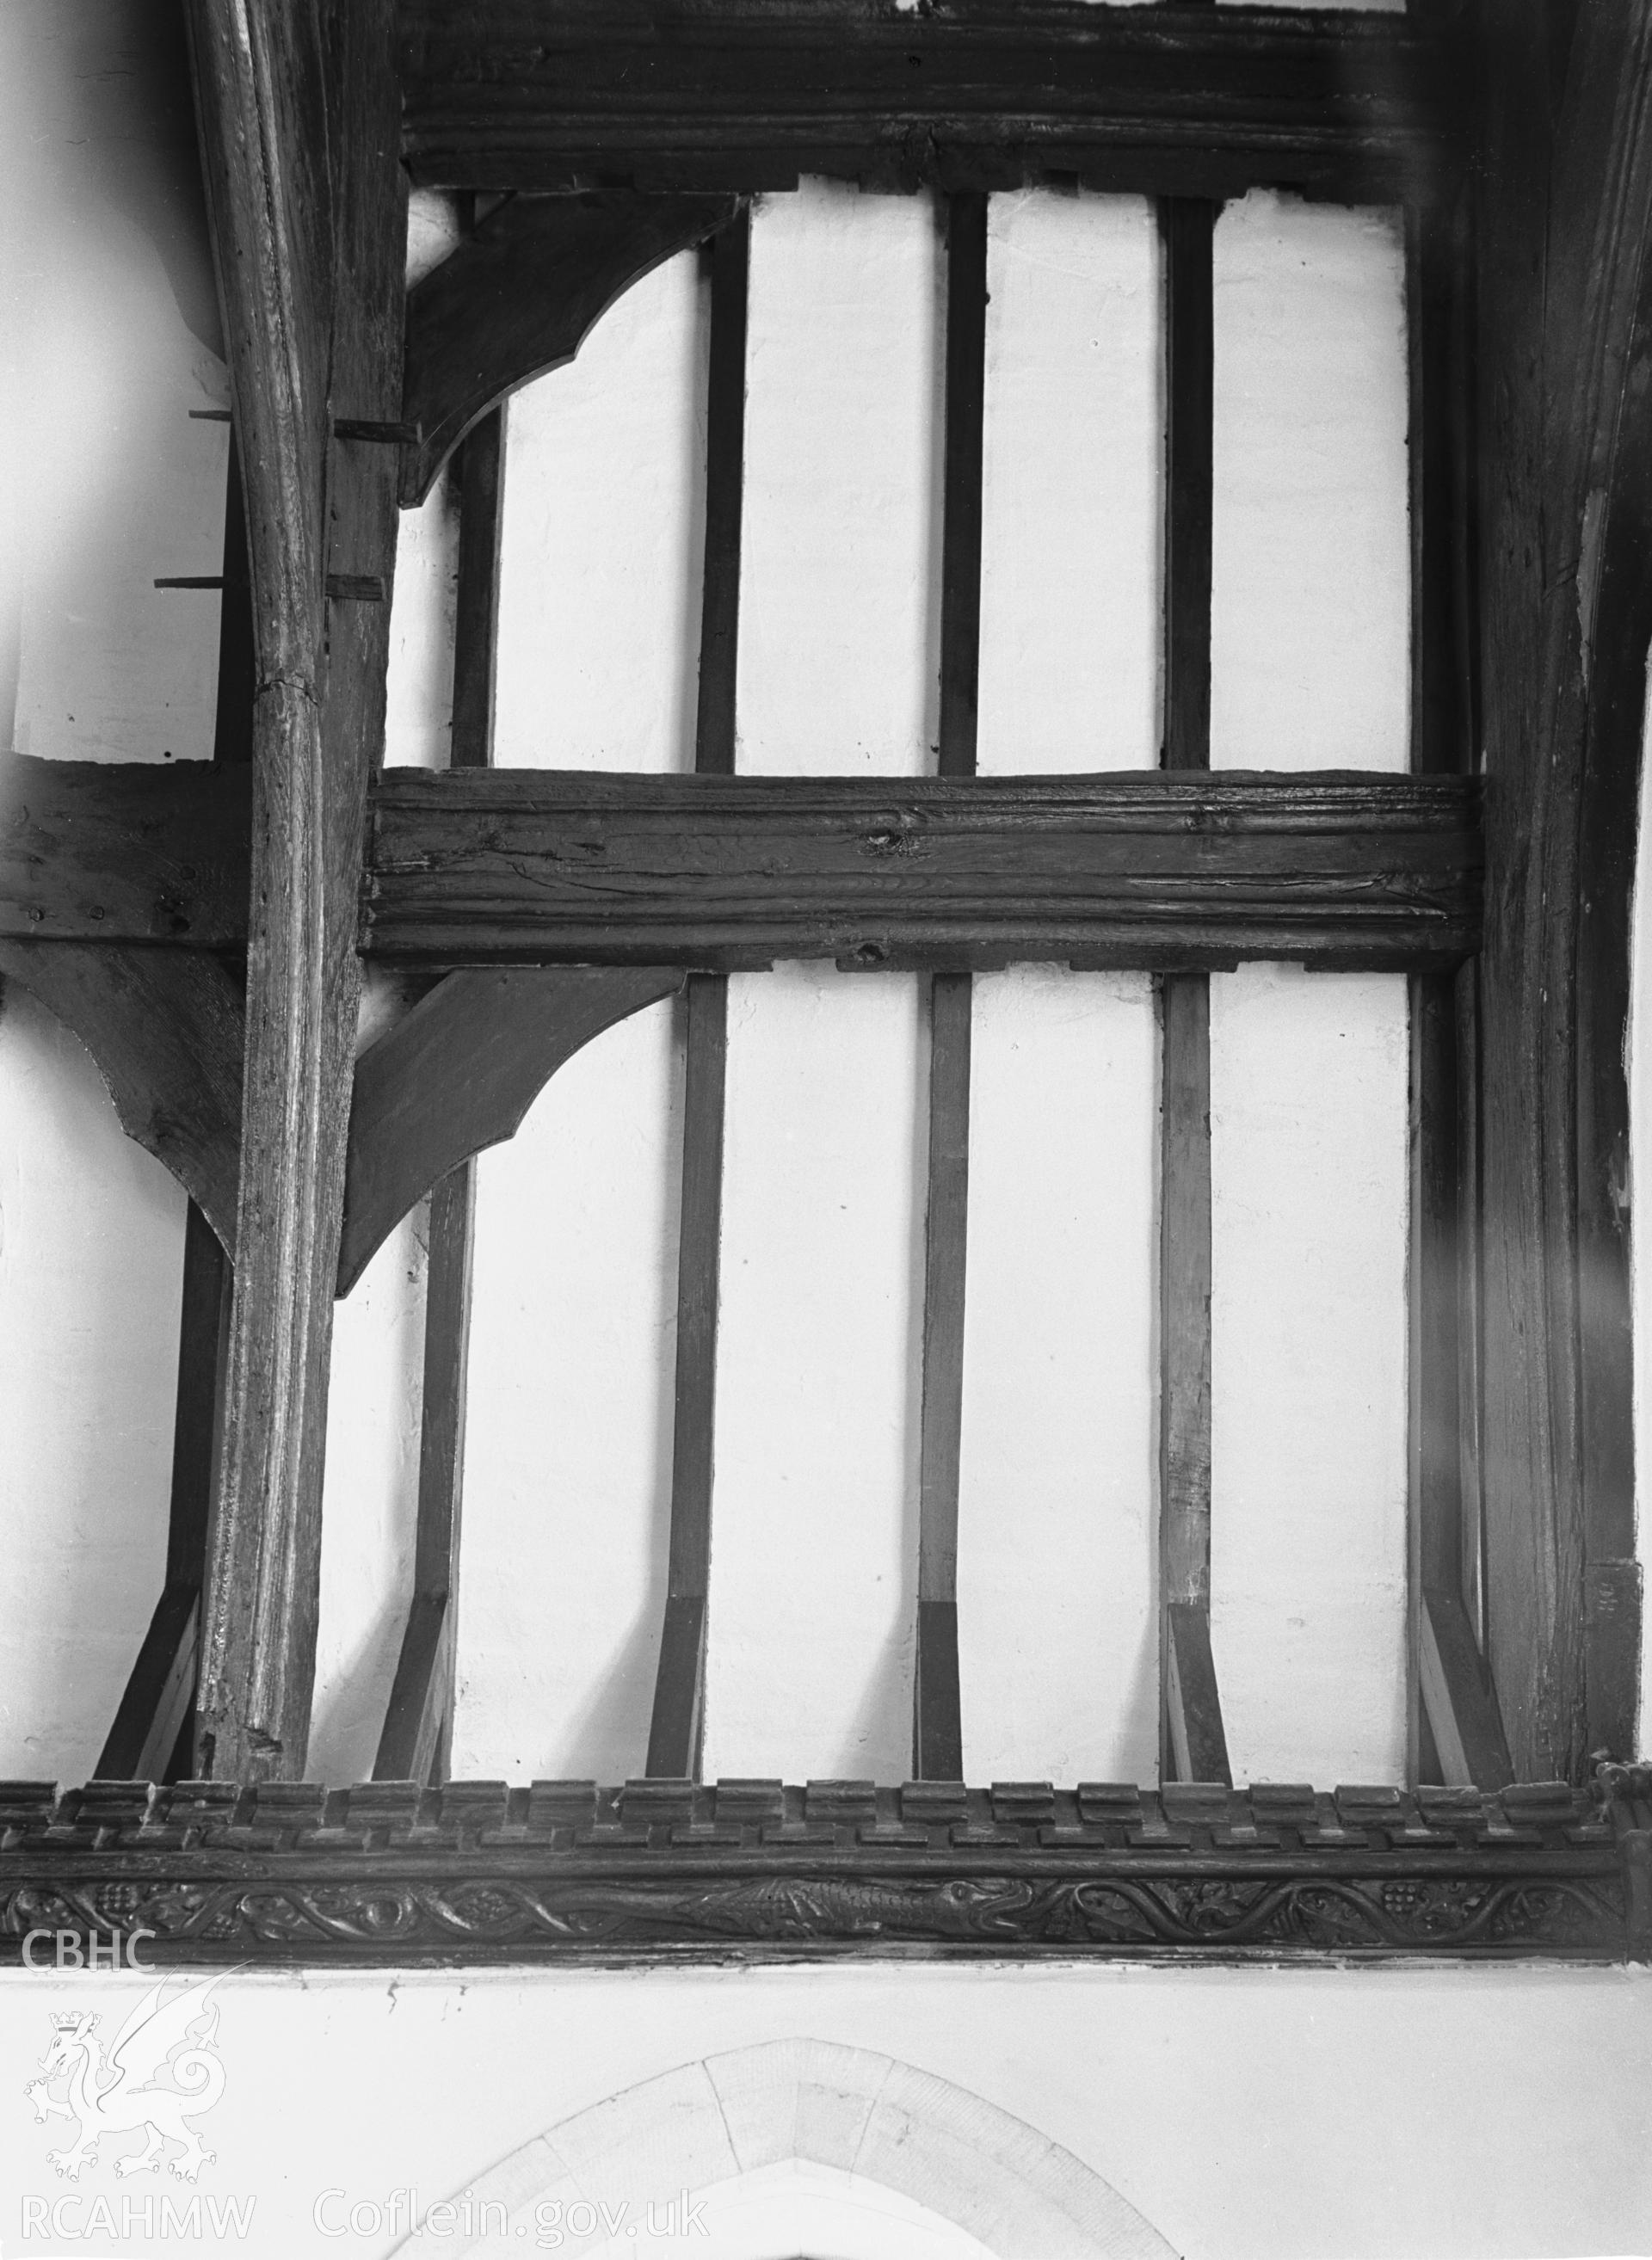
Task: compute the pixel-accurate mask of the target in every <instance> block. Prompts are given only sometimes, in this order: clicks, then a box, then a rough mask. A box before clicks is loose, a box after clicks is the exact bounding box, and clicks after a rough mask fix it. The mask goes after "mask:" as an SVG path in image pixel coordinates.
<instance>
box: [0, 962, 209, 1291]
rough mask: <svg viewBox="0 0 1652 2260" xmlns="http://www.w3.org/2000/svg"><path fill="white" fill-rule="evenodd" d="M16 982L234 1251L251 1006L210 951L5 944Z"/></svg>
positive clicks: (7, 970) (131, 1131) (2, 966)
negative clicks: (77, 1047) (76, 1042)
mask: <svg viewBox="0 0 1652 2260" xmlns="http://www.w3.org/2000/svg"><path fill="white" fill-rule="evenodd" d="M0 975H4V977H5V978H6V979H7V980H11V981H15V982H16V983H18V986H19V987H20V988H23V989H26V990H27V991H29V992H30V994H31V995H32V996H33V997H35V998H38V999H39V1002H40V1003H41V1004H42V1005H45V1006H46V1010H47V1011H48V1012H51V1013H53V1014H54V1016H55V1017H56V1018H57V1019H60V1020H61V1022H62V1023H63V1025H64V1026H65V1027H67V1028H70V1029H72V1030H73V1031H74V1033H75V1035H77V1036H78V1037H79V1038H80V1040H81V1041H82V1043H83V1044H84V1045H85V1047H86V1048H87V1050H88V1051H89V1053H90V1054H91V1055H92V1058H93V1060H94V1062H96V1063H97V1071H98V1073H99V1074H100V1075H101V1076H103V1078H104V1083H105V1084H107V1085H108V1087H109V1095H110V1097H111V1099H112V1100H113V1101H114V1105H115V1112H116V1113H117V1114H118V1116H119V1117H120V1126H121V1128H122V1129H123V1130H124V1131H125V1134H126V1135H127V1136H128V1137H129V1138H132V1139H135V1140H136V1141H137V1142H138V1144H139V1145H140V1146H142V1147H144V1148H146V1149H147V1151H148V1152H149V1153H151V1154H153V1155H154V1157H155V1159H156V1160H157V1161H158V1162H162V1163H164V1164H165V1166H166V1167H167V1168H168V1169H170V1170H171V1172H172V1174H173V1176H175V1178H176V1179H177V1180H178V1183H179V1184H181V1185H182V1187H183V1189H184V1191H186V1192H187V1193H188V1194H189V1196H190V1199H191V1200H193V1201H195V1202H196V1203H197V1205H199V1206H200V1207H201V1208H202V1209H203V1210H204V1212H205V1213H206V1215H207V1217H208V1218H209V1219H210V1220H211V1226H212V1229H213V1231H214V1232H215V1233H216V1234H218V1238H219V1240H220V1241H222V1243H223V1245H224V1246H225V1248H229V1249H230V1250H231V1251H232V1252H233V1249H234V1247H235V1235H236V1189H237V1180H238V1176H239V1171H240V1140H241V1048H242V1043H243V1040H244V1036H245V1032H246V1007H245V1005H244V1002H243V999H242V993H241V989H240V983H239V982H238V981H237V980H236V978H235V976H233V975H232V973H230V972H229V971H228V970H227V969H225V966H224V965H223V964H221V963H220V962H219V961H218V959H217V958H216V957H212V956H210V955H207V953H206V952H205V951H204V950H192V949H124V948H105V947H104V945H103V944H101V943H97V942H79V941H73V942H44V941H42V942H32V941H6V940H0Z"/></svg>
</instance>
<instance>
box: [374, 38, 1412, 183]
mask: <svg viewBox="0 0 1652 2260" xmlns="http://www.w3.org/2000/svg"><path fill="white" fill-rule="evenodd" d="M401 21H402V27H403V32H402V36H403V78H404V85H405V88H406V90H407V120H406V143H407V153H408V160H409V163H410V165H411V169H412V173H413V177H414V178H415V179H416V180H418V181H421V182H445V183H447V184H448V185H450V186H454V187H465V188H476V189H484V188H538V189H555V190H567V189H570V188H583V187H588V186H590V185H593V184H596V183H602V184H608V183H611V182H631V183H633V184H634V185H635V186H637V187H640V188H652V187H662V186H663V187H672V188H683V187H694V188H728V189H740V190H751V189H776V188H791V187H794V186H795V185H796V183H797V176H798V175H799V174H800V173H805V172H806V173H827V174H836V175H843V176H847V177H848V178H851V179H856V180H861V181H863V182H868V183H869V184H872V185H876V186H883V187H897V188H912V187H917V186H919V185H921V184H924V183H934V184H936V185H938V186H940V187H942V188H949V189H967V190H983V189H989V188H1015V187H1019V186H1020V185H1022V184H1023V183H1024V182H1029V181H1038V180H1041V179H1044V178H1048V177H1049V176H1050V175H1064V176H1066V177H1067V178H1069V179H1070V178H1071V177H1072V176H1074V175H1076V176H1077V178H1078V179H1079V180H1080V181H1082V182H1086V183H1088V184H1089V185H1091V186H1093V187H1097V188H1108V189H1125V190H1135V191H1137V192H1142V193H1148V194H1155V193H1174V192H1177V191H1179V192H1181V193H1184V194H1188V195H1195V196H1200V195H1203V196H1229V195H1242V194H1243V193H1244V191H1245V190H1247V189H1248V188H1251V187H1254V186H1256V185H1258V184H1272V185H1277V186H1281V187H1297V188H1306V189H1309V190H1313V191H1315V192H1317V193H1319V194H1328V195H1337V196H1342V197H1350V198H1353V199H1356V200H1357V199H1361V198H1367V197H1369V198H1370V199H1372V200H1382V199H1384V198H1393V197H1398V195H1399V194H1400V193H1401V192H1402V191H1403V190H1405V189H1407V188H1411V189H1415V188H1417V187H1419V186H1420V185H1422V184H1423V183H1425V182H1427V178H1428V177H1429V175H1430V174H1431V172H1432V169H1433V163H1434V156H1435V153H1436V148H1437V143H1438V140H1439V138H1440V136H1441V132H1443V131H1444V130H1446V129H1447V128H1448V126H1449V124H1450V119H1451V107H1452V98H1451V84H1450V77H1449V66H1450V61H1451V58H1450V56H1449V54H1448V51H1447V50H1446V49H1445V48H1444V46H1442V44H1441V42H1440V41H1439V40H1438V39H1434V37H1433V36H1432V35H1431V34H1430V33H1429V32H1427V30H1426V29H1424V28H1422V27H1420V26H1419V25H1417V24H1415V22H1414V21H1413V22H1407V21H1405V19H1404V18H1399V19H1396V18H1391V17H1370V16H1350V15H1346V14H1336V13H1330V12H1324V13H1313V12H1308V11H1302V12H1298V11H1277V12H1272V11H1268V12H1264V11H1261V10H1249V9H1248V10H1246V11H1244V12H1243V13H1242V14H1241V15H1239V16H1237V17H1235V16H1234V15H1231V14H1229V13H1227V11H1219V10H1201V9H1198V8H1195V7H1187V8H1175V9H1155V11H1153V14H1152V16H1151V17H1149V18H1145V19H1144V18H1143V17H1142V16H1141V14H1140V13H1139V12H1138V11H1134V10H1132V9H1128V8H1107V7H1094V6H1088V5H1083V4H1079V0H957V4H955V5H952V6H948V8H946V9H945V10H944V11H943V10H941V9H939V8H937V9H933V10H927V11H912V10H909V9H903V8H900V7H898V6H897V5H895V4H893V0H870V4H869V0H787V4H784V5H782V6H778V7H773V6H770V7H766V8H762V9H759V8H755V7H753V6H751V5H749V4H742V0H726V4H706V0H668V4H665V5H657V4H656V5H649V4H647V0H471V4H468V5H465V6H460V7H454V6H451V5H449V4H447V0H409V4H407V5H405V6H404V9H403V11H402V18H401Z"/></svg>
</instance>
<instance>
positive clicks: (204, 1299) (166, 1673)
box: [93, 1201, 230, 1781]
mask: <svg viewBox="0 0 1652 2260" xmlns="http://www.w3.org/2000/svg"><path fill="white" fill-rule="evenodd" d="M229 1301H230V1267H229V1259H228V1257H227V1256H226V1255H225V1253H224V1250H223V1249H222V1248H220V1247H219V1245H218V1235H217V1234H216V1233H215V1232H214V1231H213V1229H212V1227H211V1225H210V1224H209V1223H208V1222H207V1220H206V1218H205V1216H204V1214H203V1213H202V1212H201V1210H200V1209H198V1208H197V1206H196V1205H195V1203H194V1202H193V1201H191V1202H190V1206H189V1212H188V1216H187V1219H186V1221H185V1224H184V1228H183V1295H182V1316H181V1320H180V1323H179V1328H178V1400H177V1412H176V1416H175V1421H174V1425H173V1432H172V1501H171V1513H170V1520H169V1521H168V1529H167V1569H166V1580H165V1583H164V1584H163V1585H162V1588H161V1598H160V1600H159V1601H158V1602H157V1603H156V1605H155V1612H154V1616H153V1618H152V1619H151V1620H150V1624H149V1630H148V1633H147V1635H146V1637H145V1640H144V1643H143V1646H142V1647H141V1649H139V1652H138V1658H137V1662H136V1663H134V1665H133V1667H132V1677H131V1678H130V1679H129V1680H128V1681H127V1683H126V1689H125V1694H124V1695H123V1696H122V1698H121V1701H120V1707H119V1709H118V1711H117V1712H116V1713H115V1720H114V1724H113V1726H112V1727H111V1728H110V1732H109V1739H108V1741H106V1742H105V1743H104V1749H103V1754H102V1756H100V1757H99V1758H98V1761H97V1765H96V1767H95V1768H94V1769H93V1777H94V1779H98V1780H112V1781H161V1780H163V1779H168V1778H170V1777H172V1775H173V1763H172V1761H173V1759H174V1756H175V1754H176V1755H177V1756H180V1757H181V1758H182V1761H183V1763H182V1770H184V1771H188V1770H189V1761H190V1746H191V1744H192V1743H193V1741H194V1734H193V1731H192V1726H191V1719H192V1706H193V1703H194V1698H195V1691H196V1675H197V1658H198V1651H199V1635H200V1620H201V1582H202V1577H203V1574H204V1564H205V1559H206V1529H207V1511H208V1503H209V1501H210V1499H211V1490H212V1460H213V1452H214V1448H215V1446H216V1444H217V1441H218V1436H217V1430H218V1411H219V1402H220V1396H219V1392H220V1387H221V1384H222V1380H223V1370H224V1353H225V1346H226V1335H227V1327H228V1319H229Z"/></svg>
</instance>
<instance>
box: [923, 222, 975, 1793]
mask: <svg viewBox="0 0 1652 2260" xmlns="http://www.w3.org/2000/svg"><path fill="white" fill-rule="evenodd" d="M943 209H944V211H945V216H946V229H947V375H946V388H947V389H946V430H945V471H944V482H945V483H944V494H943V500H944V510H943V518H942V531H941V566H940V745H939V750H938V758H937V764H936V765H937V769H938V772H939V774H940V776H953V777H967V776H974V775H975V769H976V713H977V709H978V704H979V684H980V673H981V468H982V447H983V418H984V412H985V404H986V309H987V199H986V197H985V195H984V194H983V193H981V192H979V191H969V192H960V193H957V194H955V195H953V196H950V197H948V198H947V200H946V204H945V205H944V207H943ZM973 991H974V983H973V981H972V979H971V976H969V974H968V973H963V972H958V973H934V974H932V975H931V976H930V980H929V1172H928V1201H927V1207H926V1214H925V1219H924V1348H923V1409H922V1413H921V1416H920V1419H921V1426H920V1432H919V1484H918V1650H917V1669H916V1673H915V1677H914V1683H913V1714H914V1715H913V1727H912V1772H913V1774H914V1776H915V1777H916V1778H917V1779H918V1780H919V1781H958V1780H961V1779H962V1776H963V1721H962V1700H961V1697H960V1691H959V1684H958V1480H959V1446H960V1441H961V1436H962V1425H963V1327H964V1292H965V1275H966V1271H967V1269H968V1257H969V1034H970V1019H971V1013H972V1010H973Z"/></svg>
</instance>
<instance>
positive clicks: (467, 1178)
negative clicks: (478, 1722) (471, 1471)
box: [373, 1162, 476, 1782]
mask: <svg viewBox="0 0 1652 2260" xmlns="http://www.w3.org/2000/svg"><path fill="white" fill-rule="evenodd" d="M475 1217H476V1171H475V1169H474V1168H473V1166H472V1164H471V1163H470V1162H461V1163H460V1165H459V1167H458V1168H457V1169H453V1170H450V1171H449V1172H448V1174H447V1176H445V1177H444V1178H443V1179H442V1181H441V1183H440V1184H439V1185H438V1186H437V1187H436V1190H435V1191H434V1192H433V1194H432V1195H431V1202H430V1262H429V1269H428V1272H427V1275H426V1290H425V1370H424V1393H423V1410H422V1412H421V1414H420V1420H419V1448H418V1526H417V1532H416V1536H415V1542H414V1553H413V1597H412V1601H411V1605H410V1606H409V1609H408V1616H407V1625H406V1628H405V1630H404V1634H403V1636H402V1646H401V1652H400V1654H399V1656H398V1657H397V1665H396V1677H395V1680H394V1682H393V1683H392V1685H391V1689H390V1703H389V1705H388V1706H387V1708H386V1711H385V1715H384V1726H383V1731H382V1733H381V1734H380V1736H379V1746H378V1754H377V1756H376V1758H375V1762H374V1767H373V1777H374V1779H375V1781H421V1782H422V1781H429V1780H430V1779H431V1778H432V1777H433V1770H434V1769H435V1767H436V1764H437V1760H438V1757H439V1755H440V1753H441V1751H442V1749H443V1748H444V1744H445V1741H446V1738H447V1733H448V1731H449V1729H450V1727H451V1722H452V1717H453V1701H454V1657H455V1643H456V1640H457V1613H458V1604H459V1534H460V1525H461V1509H462V1505H463V1497H464V1471H465V1407H466V1398H467V1391H466V1377H467V1374H468V1366H469V1355H470V1307H471V1258H472V1251H473V1248H474V1243H475Z"/></svg>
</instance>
